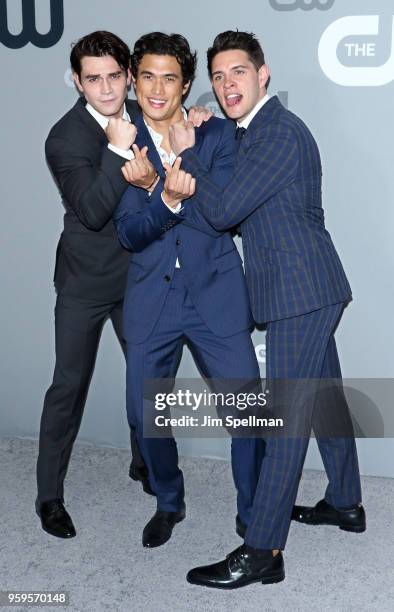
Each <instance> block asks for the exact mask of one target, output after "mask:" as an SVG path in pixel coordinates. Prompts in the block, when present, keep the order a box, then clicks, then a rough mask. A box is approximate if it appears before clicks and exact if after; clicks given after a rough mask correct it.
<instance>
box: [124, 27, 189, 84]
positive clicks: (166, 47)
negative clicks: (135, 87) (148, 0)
mask: <svg viewBox="0 0 394 612" xmlns="http://www.w3.org/2000/svg"><path fill="white" fill-rule="evenodd" d="M148 53H149V54H152V55H171V56H172V57H175V58H176V59H177V61H178V64H179V65H180V67H181V71H182V80H183V84H184V85H186V83H190V85H191V84H192V82H193V81H194V78H195V74H196V65H197V53H196V52H194V53H193V52H192V51H191V49H190V46H189V43H188V42H187V40H186V38H185V37H184V36H182V35H181V34H163V32H150V33H149V34H145V35H144V36H141V38H139V39H138V40H137V42H136V43H135V45H134V50H133V52H132V54H131V74H132V75H133V77H134V78H137V75H138V66H139V65H140V62H141V60H142V58H143V56H144V55H147V54H148Z"/></svg>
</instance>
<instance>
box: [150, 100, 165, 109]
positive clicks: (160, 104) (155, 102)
mask: <svg viewBox="0 0 394 612" xmlns="http://www.w3.org/2000/svg"><path fill="white" fill-rule="evenodd" d="M148 102H149V104H150V105H151V106H152V108H163V106H165V104H166V100H160V99H159V98H148Z"/></svg>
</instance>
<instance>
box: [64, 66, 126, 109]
mask: <svg viewBox="0 0 394 612" xmlns="http://www.w3.org/2000/svg"><path fill="white" fill-rule="evenodd" d="M74 81H75V84H76V86H77V87H78V89H79V91H80V92H81V93H82V94H83V95H84V96H85V98H86V101H87V102H88V103H89V104H91V105H92V106H93V108H95V109H96V111H98V112H99V113H101V114H102V115H105V117H108V119H110V118H111V117H121V116H122V112H123V103H124V101H125V98H126V96H127V87H128V86H129V85H130V82H131V75H130V70H128V71H127V73H126V72H125V71H124V70H122V69H121V67H120V66H119V64H118V62H117V61H116V60H115V59H114V58H113V57H111V56H110V55H104V56H103V57H89V56H85V57H83V58H82V60H81V77H80V78H79V77H78V75H77V74H76V73H74Z"/></svg>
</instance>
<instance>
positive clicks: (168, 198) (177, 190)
mask: <svg viewBox="0 0 394 612" xmlns="http://www.w3.org/2000/svg"><path fill="white" fill-rule="evenodd" d="M181 163H182V160H181V158H180V157H177V159H176V160H175V162H174V165H173V166H172V167H171V166H170V165H169V164H166V163H164V164H163V166H164V168H165V170H166V180H165V183H164V191H163V194H162V195H163V199H164V201H165V203H166V204H167V205H168V206H171V208H176V207H177V206H178V204H179V203H180V202H182V200H185V199H186V198H191V197H192V195H194V193H195V191H196V179H195V178H193V177H192V175H191V174H189V173H188V172H185V171H184V170H181Z"/></svg>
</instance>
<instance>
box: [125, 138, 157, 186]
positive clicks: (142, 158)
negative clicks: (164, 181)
mask: <svg viewBox="0 0 394 612" xmlns="http://www.w3.org/2000/svg"><path fill="white" fill-rule="evenodd" d="M133 152H134V156H135V159H131V160H130V161H127V162H126V163H125V165H124V166H123V168H122V174H123V176H124V178H125V179H126V181H127V182H128V183H130V184H131V185H134V186H135V187H141V188H142V189H147V190H149V191H153V189H154V188H155V187H156V185H157V182H158V180H159V176H158V174H157V172H156V170H155V168H154V167H153V165H152V163H151V162H150V161H149V159H148V157H147V152H148V147H143V148H142V149H141V151H140V150H139V148H138V146H137V145H136V144H133Z"/></svg>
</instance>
